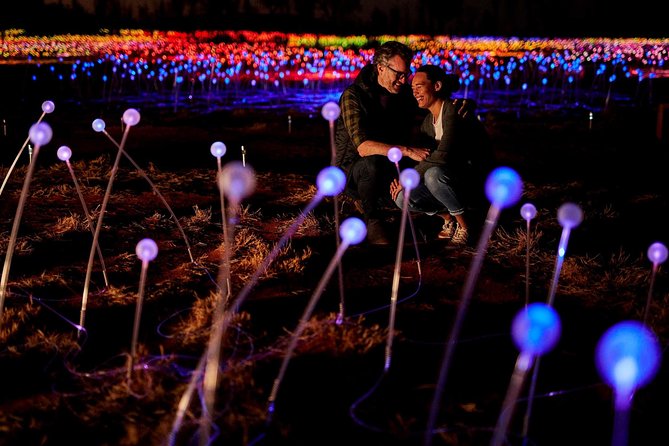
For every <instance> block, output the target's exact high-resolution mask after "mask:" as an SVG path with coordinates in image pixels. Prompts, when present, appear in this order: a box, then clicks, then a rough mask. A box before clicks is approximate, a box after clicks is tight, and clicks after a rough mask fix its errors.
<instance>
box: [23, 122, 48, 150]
mask: <svg viewBox="0 0 669 446" xmlns="http://www.w3.org/2000/svg"><path fill="white" fill-rule="evenodd" d="M28 135H29V136H30V141H32V143H33V144H35V145H36V146H43V145H44V144H47V143H48V142H49V141H51V137H52V136H53V132H52V131H51V126H49V124H47V123H46V122H40V123H39V124H33V126H32V127H30V131H29V132H28Z"/></svg>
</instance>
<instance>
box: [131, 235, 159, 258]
mask: <svg viewBox="0 0 669 446" xmlns="http://www.w3.org/2000/svg"><path fill="white" fill-rule="evenodd" d="M135 253H136V254H137V257H139V259H140V260H141V261H142V262H150V261H152V260H153V259H155V258H156V256H157V255H158V245H157V244H156V242H154V241H153V240H151V239H150V238H145V239H142V240H140V241H139V243H137V246H136V247H135Z"/></svg>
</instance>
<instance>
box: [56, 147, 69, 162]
mask: <svg viewBox="0 0 669 446" xmlns="http://www.w3.org/2000/svg"><path fill="white" fill-rule="evenodd" d="M56 155H57V156H58V159H59V160H61V161H68V160H69V159H70V157H72V150H71V149H70V148H69V147H67V146H60V147H59V148H58V151H57V152H56Z"/></svg>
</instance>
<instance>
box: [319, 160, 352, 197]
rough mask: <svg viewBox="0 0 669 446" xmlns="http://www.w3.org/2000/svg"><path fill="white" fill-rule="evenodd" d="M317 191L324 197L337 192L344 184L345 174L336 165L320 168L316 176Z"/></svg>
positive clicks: (341, 189)
mask: <svg viewBox="0 0 669 446" xmlns="http://www.w3.org/2000/svg"><path fill="white" fill-rule="evenodd" d="M316 185H317V186H318V192H320V193H321V194H323V195H325V196H326V197H332V196H335V195H337V194H339V193H340V192H341V191H343V190H344V186H346V174H345V173H344V171H343V170H341V169H340V168H339V167H336V166H329V167H326V168H325V169H323V170H321V171H320V172H319V174H318V176H317V177H316Z"/></svg>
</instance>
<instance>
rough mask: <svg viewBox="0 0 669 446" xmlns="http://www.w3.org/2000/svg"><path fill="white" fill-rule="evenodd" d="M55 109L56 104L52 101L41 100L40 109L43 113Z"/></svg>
mask: <svg viewBox="0 0 669 446" xmlns="http://www.w3.org/2000/svg"><path fill="white" fill-rule="evenodd" d="M55 109H56V106H55V105H54V103H53V102H52V101H44V102H42V111H43V112H44V113H51V112H53V111H54V110H55Z"/></svg>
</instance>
